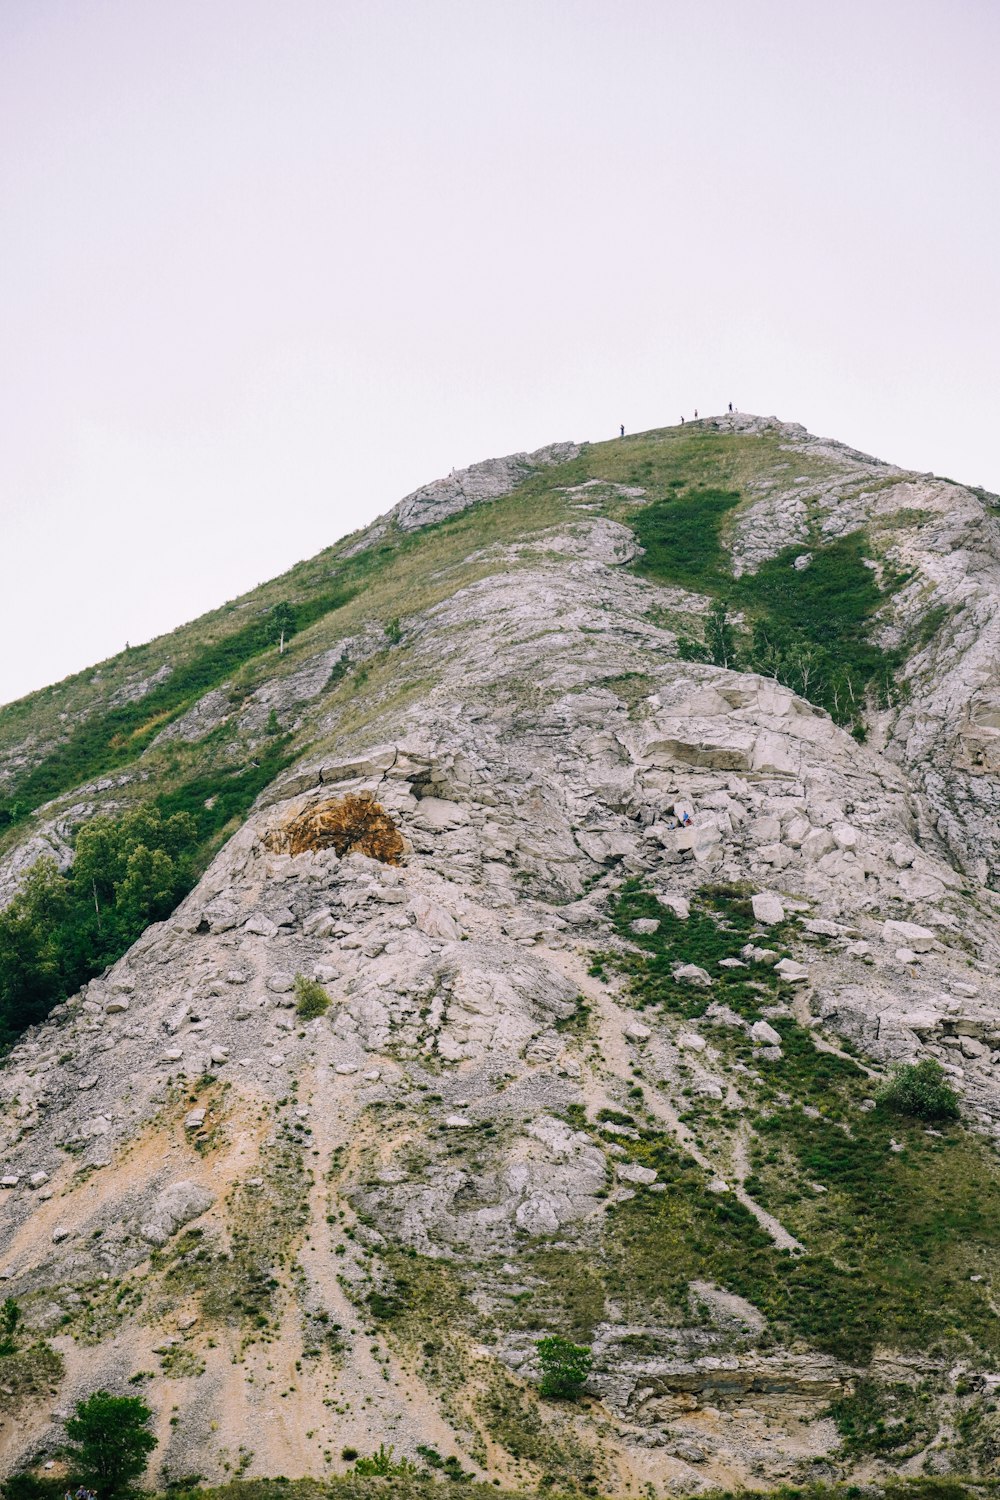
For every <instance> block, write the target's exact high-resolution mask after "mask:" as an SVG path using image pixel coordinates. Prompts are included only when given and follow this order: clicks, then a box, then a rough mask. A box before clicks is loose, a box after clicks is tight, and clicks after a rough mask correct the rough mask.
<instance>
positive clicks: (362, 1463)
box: [354, 1443, 417, 1478]
mask: <svg viewBox="0 0 1000 1500" xmlns="http://www.w3.org/2000/svg"><path fill="white" fill-rule="evenodd" d="M393 1451H394V1450H393V1447H392V1444H391V1443H390V1444H389V1447H388V1448H387V1447H386V1446H385V1444H384V1443H379V1445H378V1452H377V1453H372V1454H371V1455H370V1456H369V1457H367V1458H359V1459H358V1461H357V1463H356V1464H355V1465H354V1472H355V1474H370V1475H378V1476H380V1477H381V1478H392V1477H393V1476H394V1475H401V1474H416V1473H417V1466H416V1464H415V1463H414V1462H413V1461H412V1459H409V1458H398V1459H394V1458H393V1456H392V1455H393Z"/></svg>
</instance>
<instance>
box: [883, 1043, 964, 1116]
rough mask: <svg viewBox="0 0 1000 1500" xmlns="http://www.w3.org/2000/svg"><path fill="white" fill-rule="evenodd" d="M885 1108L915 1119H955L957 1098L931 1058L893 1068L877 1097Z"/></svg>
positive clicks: (941, 1070)
mask: <svg viewBox="0 0 1000 1500" xmlns="http://www.w3.org/2000/svg"><path fill="white" fill-rule="evenodd" d="M876 1098H877V1099H878V1102H879V1104H881V1105H882V1106H883V1108H884V1109H890V1110H892V1112H893V1113H894V1114H897V1115H909V1116H910V1117H911V1119H914V1120H957V1119H958V1117H959V1107H958V1099H957V1097H956V1095H955V1093H954V1091H953V1090H952V1089H951V1088H950V1087H949V1086H948V1084H947V1083H946V1082H945V1074H944V1069H943V1068H942V1067H941V1064H940V1063H938V1062H935V1060H934V1059H933V1057H925V1058H924V1059H923V1060H922V1061H921V1062H918V1063H904V1064H903V1065H902V1067H899V1068H896V1069H895V1070H894V1072H893V1073H892V1074H891V1075H890V1077H889V1078H888V1079H887V1080H886V1082H885V1083H884V1084H883V1085H882V1087H881V1088H880V1089H879V1090H878V1093H877V1095H876Z"/></svg>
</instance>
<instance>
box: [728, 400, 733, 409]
mask: <svg viewBox="0 0 1000 1500" xmlns="http://www.w3.org/2000/svg"><path fill="white" fill-rule="evenodd" d="M732 409H733V403H732V402H731V401H730V403H729V410H730V411H732Z"/></svg>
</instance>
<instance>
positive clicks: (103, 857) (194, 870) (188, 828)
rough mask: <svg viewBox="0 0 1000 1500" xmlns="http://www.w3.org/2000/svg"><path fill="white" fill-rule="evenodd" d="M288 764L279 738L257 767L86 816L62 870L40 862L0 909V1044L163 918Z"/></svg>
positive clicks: (242, 768)
mask: <svg viewBox="0 0 1000 1500" xmlns="http://www.w3.org/2000/svg"><path fill="white" fill-rule="evenodd" d="M289 758H290V757H289V756H288V753H287V741H286V740H284V739H282V740H279V741H277V742H275V743H274V744H272V745H270V746H269V747H268V750H267V753H266V754H264V755H262V756H261V757H260V758H259V759H258V760H257V761H255V762H254V763H253V764H249V765H246V766H238V767H236V768H234V769H232V770H230V771H229V772H227V773H225V774H224V775H221V774H218V773H217V774H215V775H214V776H204V777H199V778H196V779H195V780H193V781H189V782H186V783H182V784H181V785H180V786H178V787H177V788H175V789H174V790H173V791H172V792H167V793H164V794H162V795H161V796H159V797H157V798H156V799H155V800H154V801H153V802H152V803H151V804H147V805H146V806H145V807H142V806H140V807H137V808H135V809H133V810H132V811H131V812H127V813H124V814H122V815H121V816H120V817H118V818H108V817H96V818H92V819H91V820H90V821H89V822H88V823H85V824H84V825H83V826H82V827H81V828H80V829H79V831H78V833H77V835H76V839H75V842H74V847H73V863H72V865H71V867H70V869H69V870H68V871H66V872H62V871H60V870H59V869H58V868H57V866H56V864H55V862H54V861H53V860H50V859H41V860H39V861H38V862H37V863H36V864H35V865H34V866H33V867H32V869H31V870H30V871H29V873H28V876H27V878H26V880H25V882H24V884H23V886H22V887H21V890H20V891H19V892H18V894H17V895H16V896H15V898H14V900H13V901H12V902H11V904H10V905H9V906H8V907H7V908H6V909H5V910H3V911H0V1047H4V1046H9V1045H10V1044H11V1043H12V1042H14V1041H16V1039H17V1037H18V1036H19V1035H20V1034H21V1032H23V1031H24V1030H25V1029H26V1028H27V1027H28V1026H33V1025H37V1024H38V1023H39V1022H40V1021H43V1020H44V1019H45V1017H46V1016H47V1015H48V1013H49V1011H50V1010H51V1009H52V1007H53V1005H55V1004H57V1003H58V1002H59V1001H60V1000H64V999H65V998H66V997H67V996H68V995H71V994H73V992H74V991H75V990H77V989H79V987H80V985H81V984H84V983H85V982H86V981H87V980H88V979H92V978H93V977H94V975H95V974H99V973H100V972H101V971H102V969H104V968H105V967H106V966H108V965H109V964H113V963H115V962H116V961H117V960H118V959H119V958H120V957H121V956H122V954H123V953H124V952H125V951H126V949H128V948H129V947H130V946H131V945H132V943H134V942H135V940H136V939H137V938H138V937H140V936H141V935H142V933H143V932H144V931H145V929H146V928H147V927H148V926H149V924H150V923H151V922H160V921H163V920H164V919H165V918H166V917H168V916H169V915H170V913H171V912H172V911H173V909H174V907H175V906H176V905H177V903H178V902H179V901H180V900H182V899H183V897H184V896H186V895H187V893H188V891H189V890H190V889H191V887H192V886H193V885H194V884H195V882H196V881H197V879H198V877H199V876H200V874H201V873H202V871H203V870H204V869H205V867H206V866H207V865H208V863H209V861H210V859H211V858H212V856H213V854H214V853H215V851H216V849H217V848H218V846H219V842H220V841H221V839H222V837H223V836H224V833H225V830H226V829H227V828H229V827H230V825H231V824H232V823H233V822H234V820H236V819H239V818H242V817H243V816H244V814H245V813H246V812H247V811H248V809H249V807H250V805H251V803H252V802H253V801H254V799H255V797H257V795H258V794H259V792H260V791H261V790H262V789H263V788H264V787H265V786H267V785H268V783H269V782H270V781H272V780H273V779H274V777H275V776H276V775H277V774H278V773H279V771H281V770H282V769H283V768H284V767H285V766H286V765H287V764H288V761H289Z"/></svg>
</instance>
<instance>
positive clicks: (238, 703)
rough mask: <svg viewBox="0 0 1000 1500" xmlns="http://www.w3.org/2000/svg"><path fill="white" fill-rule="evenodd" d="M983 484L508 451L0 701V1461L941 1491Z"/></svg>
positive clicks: (744, 425)
mask: <svg viewBox="0 0 1000 1500" xmlns="http://www.w3.org/2000/svg"><path fill="white" fill-rule="evenodd" d="M998 505H1000V501H997V499H996V497H994V496H991V495H988V494H986V493H985V492H982V491H980V490H977V489H973V488H969V487H964V486H961V485H959V484H956V483H954V482H952V481H950V480H946V479H941V478H937V477H935V476H933V475H930V474H915V473H912V472H909V471H906V470H903V469H899V468H895V467H893V466H891V465H888V464H885V463H881V462H879V461H878V460H876V459H873V458H870V457H867V456H866V455H864V454H861V453H858V452H855V451H854V450H852V449H850V448H847V447H844V446H843V445H841V444H839V443H836V442H832V441H828V440H824V439H818V438H816V437H813V436H811V435H810V434H808V433H807V432H806V431H805V430H804V429H803V428H801V427H799V426H797V425H794V424H789V423H784V422H780V421H778V420H777V419H774V418H761V417H752V416H744V415H732V416H726V417H720V418H713V419H708V420H703V421H700V422H697V423H689V424H687V425H686V426H684V427H683V428H670V429H665V430H663V431H656V432H650V433H643V434H639V435H636V436H632V437H627V438H624V439H621V440H616V441H614V442H610V443H603V444H588V445H577V444H573V443H561V444H557V445H554V446H553V447H551V448H547V449H543V450H541V451H540V452H538V453H534V454H530V455H527V454H519V455H515V456H513V457H510V458H506V459H501V460H494V461H491V462H489V463H486V464H480V465H476V466H474V467H473V468H471V469H469V470H466V471H463V472H461V473H457V474H453V475H452V476H451V477H449V478H448V479H443V480H440V481H438V482H437V483H434V484H431V485H428V486H426V487H425V488H424V489H421V490H419V491H417V492H416V493H415V494H413V495H411V496H408V497H407V498H406V499H405V500H403V501H401V502H400V504H399V505H398V506H397V507H396V508H395V509H394V510H393V511H391V512H389V514H388V515H387V516H385V517H384V518H382V519H381V520H379V521H377V522H375V523H374V524H373V525H372V526H370V527H369V528H367V530H365V531H363V532H361V533H358V534H355V535H354V536H352V537H349V538H347V539H346V540H345V541H343V542H340V543H338V544H337V545H336V546H334V547H332V548H330V549H329V550H328V551H326V552H324V553H321V554H320V556H319V557H317V558H314V559H312V560H311V561H309V562H305V563H302V564H300V565H298V566H297V567H296V568H294V569H292V570H291V572H289V573H288V574H286V575H284V576H283V577H281V578H279V579H276V580H275V581H274V582H272V583H269V584H267V585H265V586H264V587H263V588H261V589H259V590H257V591H255V592H254V593H252V594H249V595H247V596H245V597H244V598H242V599H238V600H236V601H234V602H232V603H230V604H228V605H226V606H224V608H222V609H220V610H218V611H216V612H214V613H213V614H211V615H208V616H206V617H204V618H203V619H201V620H198V621H196V622H194V623H193V624H190V625H187V626H184V627H183V628H182V629H180V630H178V631H176V632H175V633H174V634H172V635H170V636H167V637H164V638H163V639H161V640H158V641H154V642H152V643H150V644H149V645H147V646H142V647H138V648H135V649H131V650H129V651H127V652H126V653H124V654H122V655H121V656H119V657H116V658H114V659H113V660H111V661H108V662H104V663H102V664H101V665H100V666H99V667H97V668H95V669H94V670H93V671H90V672H87V673H83V674H80V675H78V676H76V677H74V678H69V679H67V680H66V681H65V682H63V683H60V684H57V685H56V686H54V687H52V688H49V689H46V690H45V691H43V692H41V693H37V694H33V695H31V696H30V697H29V698H26V699H23V700H21V701H20V702H19V703H16V704H12V705H9V706H8V707H7V708H5V709H3V710H2V711H0V798H2V801H0V821H2V825H3V826H2V828H0V835H2V842H0V892H2V898H0V899H2V902H3V903H5V906H4V910H3V911H0V1025H2V1026H3V1028H4V1033H5V1035H6V1038H7V1043H8V1050H7V1051H6V1054H5V1056H4V1058H3V1063H2V1069H0V1107H2V1131H3V1140H2V1147H0V1178H2V1187H0V1191H2V1194H3V1198H2V1206H3V1219H2V1228H0V1275H2V1276H3V1277H4V1278H5V1281H4V1286H5V1289H6V1295H7V1296H8V1299H9V1300H8V1302H7V1303H6V1304H5V1305H4V1307H5V1310H4V1309H0V1320H3V1319H5V1320H6V1321H4V1322H3V1328H6V1330H7V1332H6V1334H4V1335H3V1337H2V1338H0V1351H2V1352H0V1421H2V1426H0V1462H2V1464H3V1465H4V1466H5V1468H6V1471H7V1472H10V1471H13V1470H16V1469H18V1468H21V1467H24V1466H25V1465H29V1464H36V1465H37V1464H40V1463H43V1462H45V1461H51V1459H52V1457H53V1455H55V1454H56V1452H57V1450H58V1446H59V1444H60V1442H61V1440H62V1436H63V1432H64V1428H63V1425H62V1424H63V1422H64V1420H65V1418H66V1416H67V1415H68V1414H69V1413H70V1412H71V1410H72V1407H73V1404H74V1402H75V1401H76V1400H78V1399H79V1398H80V1397H81V1396H83V1395H85V1394H87V1393H88V1392H90V1391H92V1390H95V1389H99V1388H105V1389H108V1390H112V1391H115V1392H119V1393H124V1394H134V1393H140V1394H142V1395H143V1397H144V1398H145V1399H146V1400H147V1402H148V1403H149V1405H150V1406H151V1407H152V1408H153V1410H154V1412H155V1414H156V1417H155V1427H156V1435H157V1438H158V1449H157V1452H156V1454H155V1455H154V1457H153V1460H152V1461H151V1467H150V1471H149V1472H150V1477H151V1479H156V1480H158V1481H159V1482H168V1481H173V1482H175V1483H176V1482H180V1481H181V1480H182V1479H183V1478H184V1477H185V1476H190V1475H192V1474H200V1475H202V1476H204V1477H205V1478H206V1480H210V1481H213V1482H218V1481H221V1480H223V1479H224V1478H225V1477H227V1476H229V1477H230V1478H231V1477H233V1476H248V1477H252V1476H255V1475H262V1476H263V1475H277V1474H287V1475H293V1476H314V1477H317V1478H322V1477H324V1476H331V1475H336V1474H339V1473H342V1472H343V1471H344V1470H345V1469H347V1468H348V1467H349V1466H350V1464H351V1462H352V1453H353V1455H354V1456H356V1455H357V1454H358V1453H360V1454H362V1455H366V1454H372V1453H373V1452H375V1451H376V1450H378V1449H379V1446H380V1445H381V1444H384V1445H385V1447H386V1448H387V1449H388V1448H389V1447H390V1446H391V1447H392V1449H393V1451H394V1454H395V1459H396V1460H398V1459H399V1458H401V1457H406V1458H408V1459H410V1460H412V1461H413V1462H414V1463H415V1464H416V1465H417V1466H418V1467H419V1468H421V1469H422V1470H424V1471H426V1472H429V1473H444V1474H448V1475H450V1476H452V1477H456V1478H458V1477H460V1476H461V1475H462V1474H463V1473H464V1474H465V1475H466V1476H475V1477H477V1478H481V1479H484V1480H491V1481H496V1482H498V1483H499V1484H500V1485H502V1486H503V1487H505V1488H509V1489H518V1488H535V1487H536V1486H538V1485H539V1484H542V1485H551V1484H555V1485H557V1486H559V1487H560V1488H567V1487H574V1486H575V1487H578V1488H582V1489H585V1490H599V1491H601V1492H604V1493H609V1494H616V1495H621V1494H624V1493H626V1492H627V1491H628V1490H629V1489H631V1491H632V1492H637V1491H638V1490H640V1489H641V1488H643V1487H649V1486H652V1487H653V1488H652V1490H650V1491H648V1492H649V1493H660V1492H661V1491H665V1490H670V1491H675V1492H684V1491H687V1492H690V1491H692V1490H698V1489H703V1488H706V1487H712V1486H721V1487H727V1488H734V1487H739V1486H743V1485H750V1484H752V1485H754V1486H756V1487H758V1488H761V1487H768V1486H776V1485H778V1484H781V1483H790V1482H792V1483H796V1484H800V1483H804V1482H806V1481H811V1480H817V1479H826V1480H831V1481H832V1480H845V1479H849V1480H851V1481H853V1482H862V1481H863V1482H866V1483H867V1482H872V1481H875V1480H878V1479H880V1478H884V1477H885V1476H886V1475H923V1474H931V1475H934V1474H939V1475H967V1476H973V1477H977V1476H985V1475H988V1474H990V1473H991V1472H992V1471H994V1470H995V1465H996V1460H997V1455H998V1453H1000V1417H998V1414H997V1410H996V1399H995V1393H996V1390H997V1387H998V1386H1000V1375H998V1374H997V1373H995V1372H996V1371H997V1370H998V1368H1000V1365H998V1360H1000V1318H998V1308H997V1303H996V1295H997V1291H996V1288H997V1282H998V1277H1000V1172H998V1165H997V1157H996V1143H997V1140H998V1133H1000V1091H998V1088H997V1082H996V1067H997V1064H998V1063H1000V1011H998V1007H997V1004H996V1001H995V994H994V990H995V975H996V969H997V962H998V957H1000V904H998V898H997V894H996V888H997V880H998V873H1000V852H998V837H1000V835H998V823H997V818H996V814H997V810H998V789H1000V780H998V771H1000V748H998V747H1000V688H998V676H997V667H996V663H997V659H998V651H997V647H998V641H997V636H998V632H1000V611H998V609H997V600H998V598H1000V546H998V541H1000V528H998V518H997V506H998ZM12 1309H13V1311H12ZM0 1333H2V1329H0ZM552 1338H556V1339H564V1340H568V1341H570V1342H571V1343H572V1344H573V1345H575V1346H577V1348H578V1349H585V1350H589V1351H590V1355H591V1360H592V1364H591V1367H590V1371H589V1374H587V1375H586V1380H585V1384H584V1385H583V1389H582V1393H581V1394H580V1395H579V1396H578V1397H577V1399H566V1398H565V1396H564V1397H563V1398H562V1399H555V1398H554V1397H552V1396H550V1395H549V1394H547V1393H546V1392H547V1391H548V1390H550V1389H551V1377H552V1372H551V1369H550V1367H549V1365H548V1364H547V1363H546V1356H547V1355H548V1354H549V1353H550V1352H551V1346H546V1345H545V1344H544V1341H545V1340H546V1339H552ZM540 1343H542V1344H543V1347H542V1349H541V1350H539V1347H538V1346H539V1344H540ZM585 1366H586V1360H584V1367H585ZM546 1371H548V1374H549V1381H548V1382H546V1381H544V1380H543V1378H542V1377H543V1376H544V1375H545V1374H546ZM580 1373H581V1374H582V1373H585V1369H584V1370H582V1371H581V1372H580ZM572 1384H573V1382H572V1381H571V1382H570V1385H572ZM577 1384H579V1382H577ZM540 1385H541V1386H542V1387H543V1389H542V1390H540ZM570 1394H572V1392H570ZM344 1455H347V1456H346V1457H345V1456H344ZM57 1472H58V1471H57Z"/></svg>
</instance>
